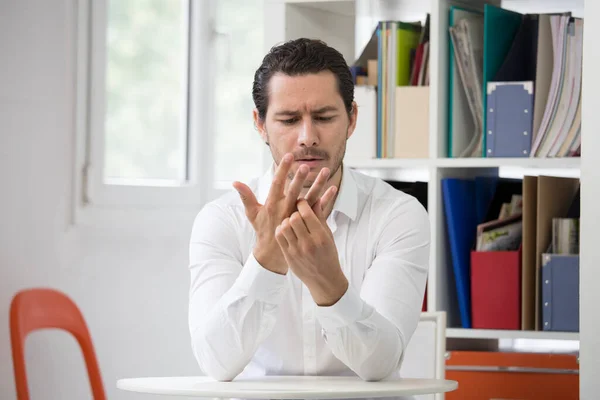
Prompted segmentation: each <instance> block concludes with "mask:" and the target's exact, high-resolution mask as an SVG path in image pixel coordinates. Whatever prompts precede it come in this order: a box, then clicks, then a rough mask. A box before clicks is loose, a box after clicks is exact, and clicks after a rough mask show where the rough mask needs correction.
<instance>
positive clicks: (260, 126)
mask: <svg viewBox="0 0 600 400" xmlns="http://www.w3.org/2000/svg"><path fill="white" fill-rule="evenodd" d="M252 118H253V119H254V126H255V127H256V130H257V131H258V134H259V135H260V137H261V138H262V140H263V142H266V141H267V130H266V129H265V121H263V120H261V119H260V117H259V115H258V110H257V109H256V108H255V109H254V110H252Z"/></svg>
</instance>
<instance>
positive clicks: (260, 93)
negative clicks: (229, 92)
mask: <svg viewBox="0 0 600 400" xmlns="http://www.w3.org/2000/svg"><path fill="white" fill-rule="evenodd" d="M326 70H329V71H331V72H332V73H333V74H334V75H335V77H336V80H337V84H338V91H339V93H340V95H341V96H342V99H343V101H344V106H345V107H346V111H347V112H348V114H350V113H351V112H352V101H353V100H354V80H353V79H352V73H351V72H350V68H349V67H348V64H347V63H346V60H345V59H344V56H342V54H341V53H340V52H339V51H337V50H336V49H334V48H333V47H330V46H328V45H327V44H326V43H325V42H323V41H321V40H314V39H306V38H300V39H294V40H290V41H287V42H285V43H283V44H281V45H278V46H274V47H272V48H271V50H270V51H269V53H267V55H266V56H265V57H264V58H263V61H262V64H261V65H260V67H258V69H257V70H256V72H255V74H254V83H253V85H252V99H253V100H254V106H255V107H256V109H257V110H258V115H259V118H260V119H261V120H264V119H265V117H266V115H267V106H268V104H269V88H268V85H269V81H270V80H271V77H272V76H273V75H274V74H275V73H277V72H282V73H284V74H286V75H289V76H295V75H304V74H311V73H313V74H314V73H318V72H321V71H326Z"/></svg>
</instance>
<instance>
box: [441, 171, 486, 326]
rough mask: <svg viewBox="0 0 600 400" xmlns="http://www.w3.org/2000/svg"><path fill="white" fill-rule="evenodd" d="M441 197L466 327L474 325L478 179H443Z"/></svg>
mask: <svg viewBox="0 0 600 400" xmlns="http://www.w3.org/2000/svg"><path fill="white" fill-rule="evenodd" d="M442 197H443V201H444V214H445V216H446V225H447V238H448V244H449V248H450V257H451V260H452V270H453V273H454V281H455V284H456V297H457V300H458V310H459V313H460V321H461V325H462V327H463V328H471V287H470V257H471V254H470V253H471V248H472V246H473V243H474V242H475V233H476V228H477V221H476V216H475V212H474V210H475V208H476V207H475V182H474V181H473V180H469V179H457V178H447V179H443V180H442Z"/></svg>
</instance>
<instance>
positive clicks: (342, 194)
mask: <svg viewBox="0 0 600 400" xmlns="http://www.w3.org/2000/svg"><path fill="white" fill-rule="evenodd" d="M274 171H275V164H274V163H273V164H272V165H271V167H270V168H269V169H268V170H267V171H266V172H265V174H264V175H263V176H262V178H261V179H260V181H259V185H258V193H257V200H258V202H259V203H261V204H265V200H266V199H267V196H268V194H269V190H270V189H271V183H272V181H273V174H274ZM333 211H336V212H340V213H342V214H344V215H346V216H347V217H348V218H350V219H351V220H355V219H356V214H357V213H358V187H357V185H356V181H355V180H354V177H353V176H352V171H351V169H350V168H348V167H346V166H345V165H344V164H343V163H342V181H341V183H340V188H339V190H338V195H337V197H336V199H335V204H334V205H333Z"/></svg>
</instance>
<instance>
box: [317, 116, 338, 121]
mask: <svg viewBox="0 0 600 400" xmlns="http://www.w3.org/2000/svg"><path fill="white" fill-rule="evenodd" d="M333 118H335V117H333V116H332V117H317V118H316V120H317V121H321V122H328V121H331V120H332V119H333Z"/></svg>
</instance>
